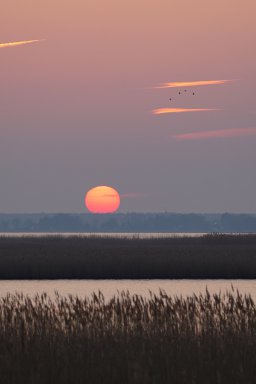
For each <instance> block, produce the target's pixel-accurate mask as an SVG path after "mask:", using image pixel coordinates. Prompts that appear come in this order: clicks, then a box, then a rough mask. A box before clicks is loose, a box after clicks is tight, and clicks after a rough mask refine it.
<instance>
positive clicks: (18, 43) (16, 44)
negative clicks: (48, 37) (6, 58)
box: [0, 40, 42, 48]
mask: <svg viewBox="0 0 256 384" xmlns="http://www.w3.org/2000/svg"><path fill="white" fill-rule="evenodd" d="M39 41H42V40H24V41H13V42H10V43H0V48H7V47H16V46H18V45H25V44H32V43H37V42H39Z"/></svg>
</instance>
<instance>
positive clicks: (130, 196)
mask: <svg viewBox="0 0 256 384" xmlns="http://www.w3.org/2000/svg"><path fill="white" fill-rule="evenodd" d="M145 196H146V194H145V193H123V194H121V195H120V197H121V198H122V199H136V198H138V197H145Z"/></svg>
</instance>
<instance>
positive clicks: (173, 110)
mask: <svg viewBox="0 0 256 384" xmlns="http://www.w3.org/2000/svg"><path fill="white" fill-rule="evenodd" d="M209 111H219V109H216V108H157V109H154V110H153V111H152V113H153V115H163V114H166V113H184V112H209Z"/></svg>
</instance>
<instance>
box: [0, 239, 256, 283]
mask: <svg viewBox="0 0 256 384" xmlns="http://www.w3.org/2000/svg"><path fill="white" fill-rule="evenodd" d="M216 278H217V279H254V278H256V235H254V234H249V235H223V234H213V235H205V236H202V237H195V238H191V237H173V238H139V237H138V236H135V237H133V238H111V237H100V236H90V237H82V236H81V237H78V236H76V237H72V236H70V237H62V236H42V237H36V238H35V237H29V236H25V237H1V238H0V279H216Z"/></svg>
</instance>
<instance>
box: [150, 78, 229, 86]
mask: <svg viewBox="0 0 256 384" xmlns="http://www.w3.org/2000/svg"><path fill="white" fill-rule="evenodd" d="M231 81H233V80H200V81H182V82H174V83H163V84H161V85H159V86H157V87H154V88H179V87H199V86H203V85H218V84H225V83H229V82H231Z"/></svg>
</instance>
